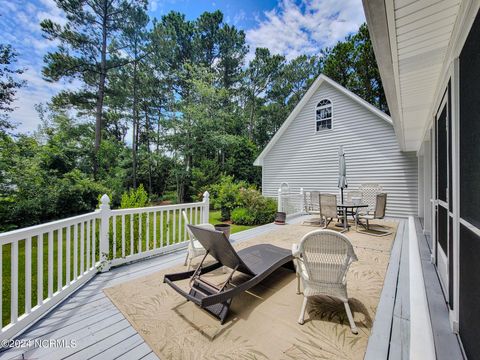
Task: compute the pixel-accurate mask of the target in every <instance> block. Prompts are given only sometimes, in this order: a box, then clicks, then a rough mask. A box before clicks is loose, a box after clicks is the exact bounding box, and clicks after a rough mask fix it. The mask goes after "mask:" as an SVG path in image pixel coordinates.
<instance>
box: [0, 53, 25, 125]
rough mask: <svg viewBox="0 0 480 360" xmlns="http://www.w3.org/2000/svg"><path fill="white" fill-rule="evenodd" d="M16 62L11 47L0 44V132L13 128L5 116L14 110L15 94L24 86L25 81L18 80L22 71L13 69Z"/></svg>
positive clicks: (15, 55)
mask: <svg viewBox="0 0 480 360" xmlns="http://www.w3.org/2000/svg"><path fill="white" fill-rule="evenodd" d="M16 61H17V53H16V52H15V51H14V50H13V48H12V47H11V45H8V44H0V132H4V131H5V130H8V129H12V128H13V126H14V125H13V124H12V123H11V122H9V121H8V116H7V114H8V113H9V112H11V111H13V110H14V108H13V107H12V104H13V102H14V101H15V94H16V93H17V91H18V89H19V88H21V87H22V86H24V85H25V81H22V80H19V79H18V75H20V74H22V73H23V72H24V69H22V68H17V67H15V66H14V64H15V62H16Z"/></svg>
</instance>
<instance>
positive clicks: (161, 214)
mask: <svg viewBox="0 0 480 360" xmlns="http://www.w3.org/2000/svg"><path fill="white" fill-rule="evenodd" d="M160 247H163V210H162V211H160Z"/></svg>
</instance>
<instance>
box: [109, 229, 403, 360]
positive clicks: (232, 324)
mask: <svg viewBox="0 0 480 360" xmlns="http://www.w3.org/2000/svg"><path fill="white" fill-rule="evenodd" d="M382 224H384V225H387V226H388V227H389V228H390V230H391V231H392V234H391V235H388V236H384V237H372V236H369V235H367V234H361V233H357V232H355V231H349V232H348V233H347V236H348V237H349V238H350V240H351V241H352V244H353V245H354V248H355V252H356V254H357V256H358V258H359V261H358V262H355V263H353V264H352V266H351V268H350V271H349V274H348V293H349V297H350V306H351V309H352V312H353V313H354V319H355V322H356V324H357V327H358V329H359V334H358V335H354V334H352V333H351V331H350V327H349V325H348V319H347V316H346V314H345V310H344V307H343V303H342V302H340V301H339V300H335V299H331V298H327V297H320V298H317V299H313V300H312V301H309V306H308V307H307V312H308V315H307V314H306V316H305V319H306V321H305V324H304V325H303V326H302V325H299V324H298V323H297V319H298V315H299V312H300V308H301V304H302V300H303V296H302V295H297V294H296V279H295V275H294V274H293V273H292V272H289V271H288V270H283V269H280V270H279V271H277V272H276V273H274V275H272V276H271V277H269V278H268V279H266V280H265V281H264V282H262V283H261V284H260V285H258V286H256V287H255V288H253V289H251V290H250V291H249V292H246V293H244V294H243V295H241V296H238V297H236V298H234V300H233V302H232V306H231V308H230V314H229V317H228V318H227V321H226V322H225V324H224V325H220V323H219V321H218V320H216V319H214V318H213V317H211V316H210V315H209V314H207V313H206V312H204V311H202V310H201V309H200V308H198V307H197V306H195V305H194V304H192V303H191V302H187V301H185V299H184V298H183V297H181V296H180V295H178V294H177V293H176V292H174V291H173V290H172V289H171V288H170V287H168V286H167V285H165V284H163V282H162V281H163V275H164V274H166V273H172V272H180V271H184V270H185V268H184V267H183V266H177V267H174V268H171V269H168V270H166V271H161V272H157V273H153V274H151V275H148V276H146V277H143V278H139V279H135V280H132V281H129V282H126V283H123V284H120V285H117V286H114V287H111V288H108V289H105V290H104V291H105V293H106V295H107V296H108V297H109V298H110V299H111V301H112V302H113V303H114V304H115V305H116V306H117V307H118V309H119V310H120V311H121V312H122V313H123V315H124V316H125V317H126V318H127V319H128V320H129V321H130V323H131V324H132V326H133V327H134V328H135V329H136V330H137V331H138V333H139V334H140V335H141V336H142V337H143V338H144V339H145V341H146V342H147V343H148V344H149V345H150V347H151V348H152V350H153V351H154V352H155V353H156V354H157V355H158V356H159V357H160V359H162V360H164V359H362V358H363V357H364V354H365V349H366V346H367V341H368V337H369V335H370V330H371V328H372V323H373V319H374V318H375V311H376V308H377V304H378V300H379V297H380V292H381V290H382V286H383V281H384V277H385V271H386V268H387V265H388V260H389V257H390V249H391V247H392V242H393V239H394V237H395V232H396V229H397V225H398V224H397V223H396V222H383V223H382ZM332 228H334V227H332ZM315 229H316V228H315V227H312V226H306V225H285V226H282V227H279V228H278V230H275V231H272V232H270V233H268V234H265V235H261V236H258V237H256V238H253V239H251V240H249V241H246V242H243V243H240V244H238V245H237V246H236V248H244V247H247V246H250V245H253V244H257V243H271V244H274V245H278V246H281V247H284V248H289V249H290V248H291V245H292V244H293V243H298V242H299V241H300V239H301V238H302V236H303V235H305V234H306V233H308V232H310V231H312V230H315ZM224 276H225V275H224V274H223V272H222V271H221V270H220V269H219V271H218V272H217V273H216V274H214V275H212V277H211V279H210V280H211V281H212V280H213V281H220V279H221V278H222V277H224ZM240 276H241V275H240Z"/></svg>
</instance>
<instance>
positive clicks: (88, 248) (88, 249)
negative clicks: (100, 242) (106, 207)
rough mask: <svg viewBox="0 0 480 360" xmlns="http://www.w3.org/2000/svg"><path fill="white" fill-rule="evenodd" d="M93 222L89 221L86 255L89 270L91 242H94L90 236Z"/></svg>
mask: <svg viewBox="0 0 480 360" xmlns="http://www.w3.org/2000/svg"><path fill="white" fill-rule="evenodd" d="M91 222H92V221H91V220H87V252H86V254H85V257H86V260H87V270H90V242H91V241H92V239H91V236H90V225H91Z"/></svg>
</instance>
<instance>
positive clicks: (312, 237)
mask: <svg viewBox="0 0 480 360" xmlns="http://www.w3.org/2000/svg"><path fill="white" fill-rule="evenodd" d="M292 254H293V256H294V264H295V267H296V272H297V294H300V283H302V285H303V296H304V299H303V305H302V309H301V311H300V317H299V318H298V323H299V324H301V325H302V324H303V323H304V318H305V309H306V307H307V303H308V300H309V298H311V297H313V296H318V295H324V296H330V297H335V298H338V299H340V300H341V301H342V302H343V304H344V306H345V311H346V313H347V317H348V321H349V323H350V328H351V330H352V332H353V333H354V334H358V330H357V327H356V325H355V322H354V321H353V316H352V311H351V309H350V305H349V304H348V294H347V271H348V268H349V266H350V264H351V263H352V262H354V261H357V260H358V259H357V256H356V255H355V251H354V250H353V246H352V244H351V243H350V241H349V240H348V238H347V237H346V236H345V235H343V234H340V233H338V232H336V231H333V230H314V231H312V232H310V233H308V234H306V235H305V236H304V237H303V238H302V240H301V241H300V244H299V245H297V244H294V245H293V246H292Z"/></svg>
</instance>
